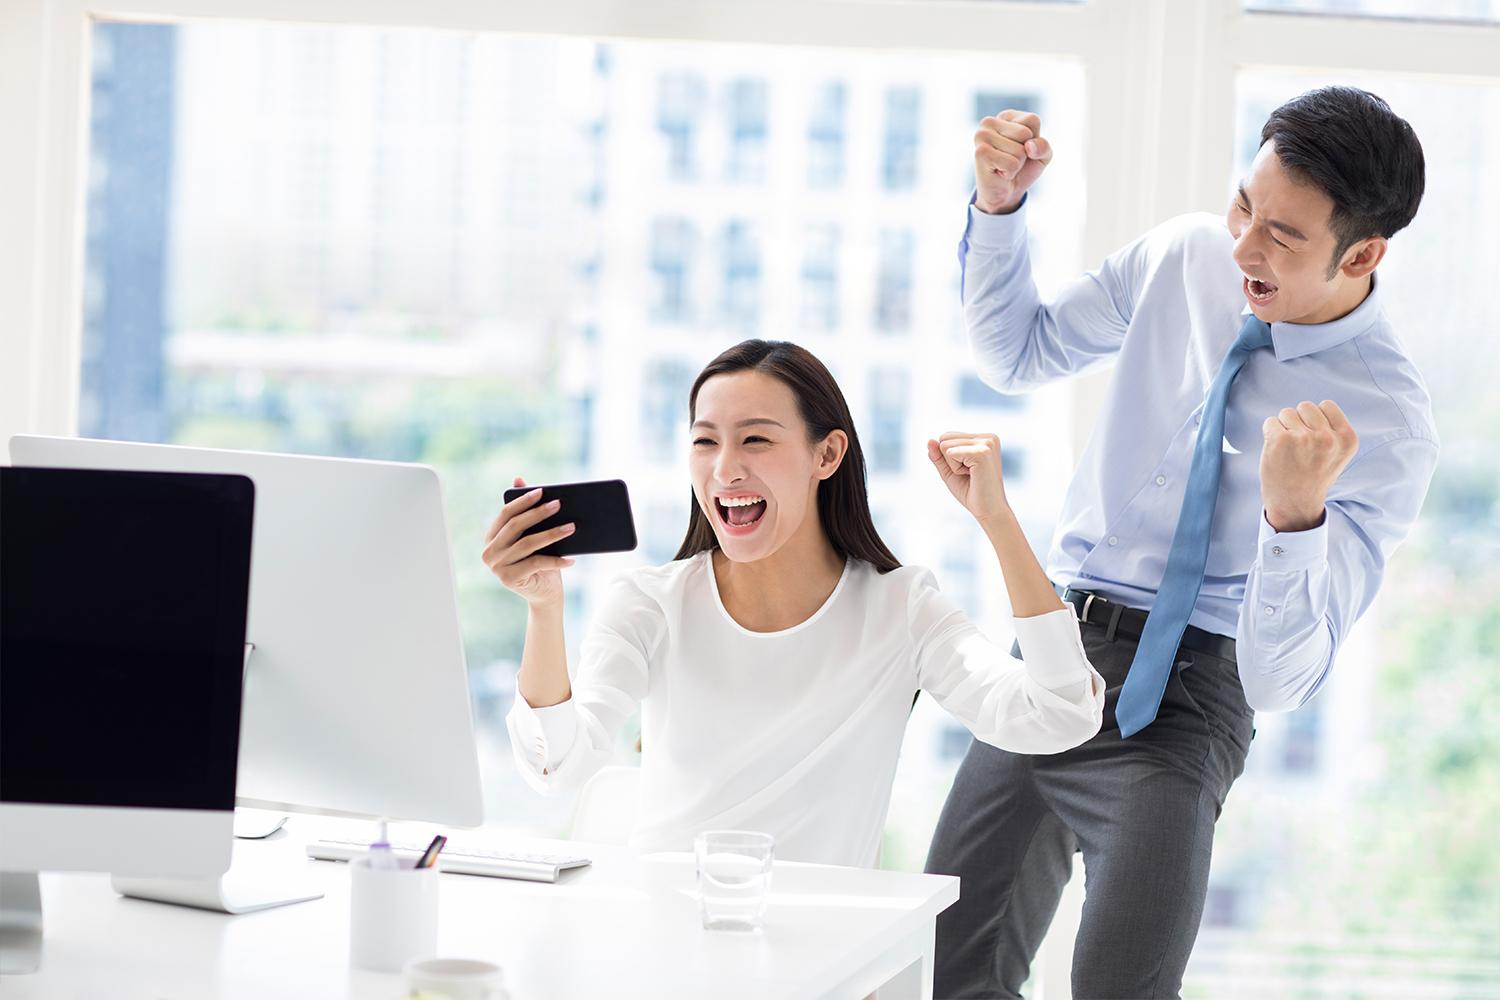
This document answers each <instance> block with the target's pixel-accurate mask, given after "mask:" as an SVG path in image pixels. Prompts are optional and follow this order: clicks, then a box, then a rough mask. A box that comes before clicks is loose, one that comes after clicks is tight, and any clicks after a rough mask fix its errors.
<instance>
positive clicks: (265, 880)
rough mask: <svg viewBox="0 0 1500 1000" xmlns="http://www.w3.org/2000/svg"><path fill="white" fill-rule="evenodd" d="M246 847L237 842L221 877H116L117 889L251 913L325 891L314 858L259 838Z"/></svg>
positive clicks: (204, 907) (182, 903) (200, 906)
mask: <svg viewBox="0 0 1500 1000" xmlns="http://www.w3.org/2000/svg"><path fill="white" fill-rule="evenodd" d="M246 843H247V844H248V845H249V846H248V847H246V848H244V849H242V848H241V842H240V841H236V842H235V845H234V857H233V860H231V861H230V863H229V870H228V871H226V872H225V873H224V874H223V875H220V876H219V877H218V878H207V879H165V878H128V877H125V876H121V875H113V876H111V877H110V883H111V884H112V885H113V886H114V888H115V892H118V893H119V894H120V895H122V896H129V897H131V898H133V899H150V900H155V901H156V902H159V903H176V904H177V905H179V906H195V907H197V908H198V909H201V910H216V911H218V912H220V913H251V912H253V911H255V910H265V909H269V908H271V907H273V906H286V905H287V904H289V903H301V902H305V901H307V900H309V899H320V898H322V896H323V889H322V888H321V886H320V884H319V881H318V879H316V878H315V877H314V875H313V874H312V871H311V870H310V866H312V867H316V865H317V862H314V861H308V860H307V859H306V858H304V857H299V856H297V855H294V854H287V853H286V852H277V851H272V852H269V853H268V852H267V851H266V849H265V848H264V847H259V846H257V845H255V842H253V841H249V842H246Z"/></svg>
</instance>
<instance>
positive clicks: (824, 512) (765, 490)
mask: <svg viewBox="0 0 1500 1000" xmlns="http://www.w3.org/2000/svg"><path fill="white" fill-rule="evenodd" d="M736 374H740V375H742V376H744V377H743V378H739V379H729V378H716V377H718V376H730V375H736ZM758 399H765V400H768V401H769V403H770V405H772V406H773V407H774V408H775V409H776V410H777V411H778V413H777V415H778V416H780V417H781V418H782V419H781V420H777V419H775V418H774V417H768V416H754V415H752V416H748V417H745V418H743V419H739V420H735V421H734V422H733V424H732V425H731V424H730V421H729V420H728V419H727V418H724V417H721V416H720V412H721V411H723V412H725V413H735V412H737V411H738V412H747V413H753V412H754V411H751V410H743V409H742V408H743V407H745V406H746V404H747V403H749V402H750V401H752V400H758ZM688 413H689V418H690V419H691V420H692V426H693V430H694V437H693V453H692V456H691V470H692V477H693V504H692V507H691V513H690V514H689V515H688V528H687V535H686V537H685V538H684V539H683V541H682V546H681V547H680V548H679V549H678V550H677V555H676V557H675V558H677V559H686V558H688V557H690V556H693V555H696V554H697V553H699V552H702V551H704V550H706V549H712V548H718V547H721V546H722V545H723V544H724V542H725V541H728V542H729V545H728V547H727V548H726V554H728V555H729V556H730V558H732V559H735V560H736V561H739V562H750V561H753V560H755V559H757V558H763V557H764V556H765V555H767V554H768V553H770V552H772V551H774V550H775V549H777V548H779V547H780V546H781V545H782V544H783V543H784V542H785V541H786V540H787V539H788V537H790V535H789V534H788V532H790V531H791V528H792V526H795V525H798V524H804V525H807V527H806V528H804V532H806V531H808V530H810V529H811V528H812V527H815V526H818V527H821V530H823V531H825V532H827V535H828V541H829V542H830V544H831V545H832V547H833V551H834V552H835V553H836V554H837V555H838V556H839V557H840V558H841V559H842V558H843V557H847V556H853V557H855V558H857V559H863V560H864V561H866V562H868V563H870V565H872V566H874V567H875V569H876V570H877V571H878V572H881V573H886V572H889V571H890V570H893V569H896V568H897V567H899V566H900V565H901V563H900V562H899V561H898V560H897V559H896V557H895V556H894V555H893V554H892V553H891V551H890V549H889V548H888V547H887V546H886V544H885V542H884V541H883V540H882V539H881V537H880V533H879V532H878V531H877V530H876V528H875V522H874V519H873V518H872V517H871V515H870V503H869V499H868V497H867V495H866V493H865V481H866V472H865V458H864V452H863V450H862V449H861V448H860V443H859V435H858V434H857V433H856V432H855V430H854V418H853V416H852V415H851V414H850V413H849V407H848V404H847V403H845V402H844V395H843V393H842V392H840V391H839V388H838V383H836V382H835V381H834V379H833V376H832V375H830V374H829V372H828V369H827V368H825V367H824V366H823V365H822V363H821V362H819V361H818V360H817V359H816V358H815V357H813V356H812V354H810V353H809V352H807V351H805V350H802V349H801V348H797V347H795V346H794V345H792V344H787V343H781V344H773V343H770V342H768V341H763V340H749V341H745V342H744V343H742V344H738V345H736V346H734V347H731V348H729V349H728V350H727V351H725V352H724V353H722V354H720V355H719V356H718V357H717V358H715V359H714V360H713V361H712V362H710V363H709V365H708V366H707V367H706V368H704V369H703V371H702V372H701V373H699V375H698V378H697V379H696V380H695V381H694V382H693V387H692V390H691V391H690V392H689V394H688ZM782 420H785V421H786V423H783V422H782ZM716 421H717V422H716ZM721 423H722V424H723V425H724V427H725V430H726V433H718V429H719V424H721ZM788 424H792V425H793V426H795V425H799V424H800V425H801V426H802V427H804V428H805V431H804V432H802V434H800V435H793V434H792V433H789V431H788V426H787V425H788ZM700 432H701V433H700ZM799 436H800V437H802V439H803V440H801V441H799V440H798V437H799ZM773 480H774V481H776V482H779V483H790V484H796V485H795V487H792V486H789V487H788V488H786V489H784V490H783V491H782V494H781V496H780V500H779V503H780V504H781V505H782V506H783V507H784V508H785V513H784V515H783V517H782V519H781V522H780V524H779V525H778V524H777V522H776V520H775V518H774V517H772V518H771V519H770V520H767V521H766V528H767V529H768V530H765V531H761V532H760V533H759V534H758V535H757V534H756V532H757V529H758V528H759V527H760V522H761V521H762V519H763V518H764V516H765V515H767V514H769V513H770V512H771V510H772V507H773V505H774V504H775V503H776V502H777V490H776V486H775V485H773V482H772V481H773ZM726 500H727V501H728V502H725V501H726ZM757 500H758V501H759V503H755V501H757ZM710 501H712V502H710ZM721 505H722V507H721ZM810 507H815V508H816V510H817V515H818V516H817V518H816V521H815V522H813V521H809V520H808V519H807V518H806V517H804V512H805V511H806V510H807V509H809V508H810ZM711 512H717V513H718V514H719V516H718V517H714V518H712V519H711V518H710V513H711ZM720 531H722V533H723V536H725V537H724V538H721V536H720V533H719V532H720ZM778 532H779V533H778ZM752 536H754V538H755V540H754V541H751V540H750V539H751V537H752ZM739 539H745V541H744V542H741V541H739Z"/></svg>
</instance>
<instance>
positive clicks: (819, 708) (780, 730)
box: [506, 552, 1104, 866]
mask: <svg viewBox="0 0 1500 1000" xmlns="http://www.w3.org/2000/svg"><path fill="white" fill-rule="evenodd" d="M1015 629H1016V637H1017V638H1018V639H1019V641H1020V644H1021V649H1022V653H1023V655H1024V657H1025V663H1024V664H1023V663H1021V662H1019V661H1017V660H1016V659H1014V658H1013V657H1011V656H1010V655H1009V652H1008V649H1007V647H1008V645H1009V643H1006V645H1005V646H1001V645H998V644H996V643H995V642H992V641H991V640H990V639H989V638H987V637H986V636H985V635H984V633H983V632H981V631H980V630H979V628H978V627H977V626H975V625H974V624H973V623H972V622H971V621H969V619H968V618H967V617H966V616H965V615H964V613H963V612H962V611H961V610H959V608H958V607H957V606H956V605H955V604H954V603H953V602H952V601H951V600H949V599H948V598H947V597H945V596H944V595H943V594H942V593H941V592H940V591H939V590H938V587H937V583H936V581H935V580H934V579H933V576H932V574H931V573H929V572H928V571H927V570H925V569H922V568H920V567H916V566H905V567H902V568H900V569H897V570H893V571H891V572H889V573H885V574H881V573H878V572H877V571H876V570H875V568H874V567H873V566H871V565H870V564H869V563H866V562H863V561H861V560H858V559H849V560H847V562H846V564H845V566H844V571H843V574H842V576H841V577H840V578H839V582H838V585H837V586H836V587H835V588H834V590H833V593H832V594H831V595H829V597H828V599H827V601H825V602H824V603H823V606H822V607H821V608H819V609H818V610H817V611H816V612H815V613H814V614H813V615H812V616H811V617H810V618H808V619H807V620H806V621H804V622H802V623H801V624H799V625H796V626H793V627H792V628H788V629H784V630H782V631H779V632H767V633H762V632H752V631H750V630H748V629H746V628H744V627H743V626H741V625H739V624H738V623H737V622H736V621H735V620H734V619H733V618H731V617H730V615H729V613H728V611H726V610H725V608H724V605H723V602H722V600H721V599H720V596H719V589H718V586H717V583H716V581H715V579H714V569H713V559H712V558H711V553H709V552H702V553H699V554H698V555H696V556H693V557H691V558H688V559H683V560H679V561H676V562H672V563H668V564H667V565H665V566H661V567H652V568H647V569H640V570H635V571H632V572H629V573H626V574H623V575H622V576H620V577H618V578H617V579H616V580H615V581H614V582H613V583H612V584H611V585H610V588H609V591H608V595H607V597H606V599H605V601H604V602H603V608H602V610H601V612H600V613H599V614H598V615H597V616H596V617H595V619H594V621H593V623H592V627H591V628H590V629H589V631H588V633H587V634H586V636H585V638H584V641H583V643H582V646H581V655H580V658H579V663H578V664H577V667H576V669H575V670H572V671H570V673H571V675H572V687H573V692H572V697H571V698H570V699H569V700H568V701H565V702H563V703H561V704H559V705H554V706H550V707H547V708H541V709H536V708H532V707H531V706H529V705H528V704H527V703H526V701H525V699H523V698H521V697H520V696H519V695H517V697H516V699H515V702H514V705H513V707H512V708H511V712H510V714H509V716H508V717H507V720H506V722H507V726H508V728H509V730H510V737H511V746H512V748H513V750H514V753H515V758H516V764H517V766H518V767H519V768H520V771H521V774H522V776H523V777H524V778H525V779H526V780H527V782H528V783H529V784H531V785H532V786H533V787H535V788H536V789H538V790H539V791H542V792H544V793H548V792H554V791H558V790H563V789H573V788H577V787H578V786H580V785H581V784H582V783H583V782H584V781H585V780H587V779H588V778H589V777H590V776H591V775H592V774H593V773H594V772H596V771H597V770H598V769H599V768H600V767H601V766H602V765H604V764H605V763H608V761H609V760H610V758H611V756H612V754H611V751H612V748H613V746H614V744H615V741H616V739H617V737H618V734H619V731H620V729H621V727H622V726H623V725H624V723H625V722H626V720H627V719H628V718H629V717H630V716H631V715H632V714H633V713H634V712H635V710H636V708H637V706H639V707H640V709H641V737H642V743H643V747H644V750H643V753H642V755H641V775H640V803H639V809H638V818H637V826H636V829H635V833H634V835H633V836H632V838H631V843H632V845H634V846H636V847H639V848H642V849H645V850H690V849H691V847H692V841H693V838H694V836H695V835H696V834H698V833H699V832H700V831H703V830H709V829H744V830H760V831H764V832H766V833H770V834H772V835H774V836H775V837H776V842H777V848H776V851H777V856H778V857H781V858H788V859H792V860H799V861H814V862H822V863H827V864H842V865H857V866H867V865H872V864H873V863H874V862H875V859H876V852H877V850H878V848H879V841H880V834H881V829H882V827H883V826H884V824H885V815H886V810H887V807H888V806H889V803H890V792H891V782H892V779H893V777H894V774H895V770H896V758H897V754H898V752H899V751H900V748H901V739H902V736H903V734H904V732H905V729H906V721H907V717H908V715H909V713H910V711H911V707H912V700H913V698H914V697H915V695H916V692H917V691H918V690H919V689H920V690H923V691H926V692H927V693H928V694H930V695H931V696H932V697H933V698H935V699H936V700H937V701H938V703H939V704H941V705H942V706H943V707H944V708H945V709H947V710H948V711H949V712H951V713H952V714H953V715H954V716H955V717H956V718H957V719H958V720H959V721H961V722H962V723H963V724H964V725H965V726H967V727H968V728H969V729H970V731H972V732H973V733H974V735H975V736H977V737H978V738H979V739H981V740H984V741H985V742H987V743H992V744H994V745H995V746H997V747H1001V748H1003V749H1007V750H1012V751H1016V752H1020V753H1037V754H1046V753H1056V752H1059V751H1062V750H1066V749H1068V748H1070V747H1073V746H1076V745H1078V744H1080V743H1082V742H1084V741H1086V740H1088V739H1089V738H1090V737H1092V736H1093V735H1095V734H1096V733H1097V732H1098V731H1099V727H1100V723H1101V720H1102V716H1103V709H1104V682H1103V680H1102V679H1101V678H1100V676H1099V674H1098V673H1097V672H1096V671H1095V670H1094V669H1093V667H1092V666H1091V665H1090V664H1089V661H1088V659H1087V657H1086V656H1085V655H1084V651H1083V645H1082V642H1081V641H1080V639H1079V635H1078V626H1077V623H1076V622H1075V621H1074V619H1073V617H1072V613H1071V611H1069V610H1060V611H1056V612H1052V613H1050V614H1045V615H1040V616H1038V617H1035V618H1019V619H1016V620H1015Z"/></svg>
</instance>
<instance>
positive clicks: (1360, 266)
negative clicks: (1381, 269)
mask: <svg viewBox="0 0 1500 1000" xmlns="http://www.w3.org/2000/svg"><path fill="white" fill-rule="evenodd" d="M1389 246H1390V243H1389V241H1387V240H1386V238H1385V237H1384V236H1371V237H1370V238H1369V239H1365V240H1360V241H1359V242H1358V243H1356V244H1354V245H1353V246H1352V247H1350V248H1349V249H1348V250H1345V251H1344V260H1343V263H1341V264H1339V268H1338V269H1339V271H1340V272H1342V273H1343V275H1344V277H1346V278H1363V277H1364V276H1365V275H1367V274H1369V273H1370V272H1371V271H1373V270H1375V266H1376V265H1377V264H1379V263H1380V262H1381V260H1383V259H1384V258H1385V251H1386V248H1387V247H1389Z"/></svg>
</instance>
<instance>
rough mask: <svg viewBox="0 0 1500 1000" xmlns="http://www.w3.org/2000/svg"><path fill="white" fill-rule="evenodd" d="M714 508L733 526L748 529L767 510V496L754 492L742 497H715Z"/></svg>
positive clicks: (725, 521)
mask: <svg viewBox="0 0 1500 1000" xmlns="http://www.w3.org/2000/svg"><path fill="white" fill-rule="evenodd" d="M714 509H715V510H717V511H718V512H719V518H720V519H721V520H722V521H723V522H724V523H725V524H727V525H729V526H730V527H731V528H740V529H747V528H750V527H751V526H753V525H754V524H755V523H756V522H757V521H759V520H760V519H761V517H762V515H764V514H765V512H766V498H765V497H762V496H756V495H753V494H750V495H746V496H740V497H714Z"/></svg>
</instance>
